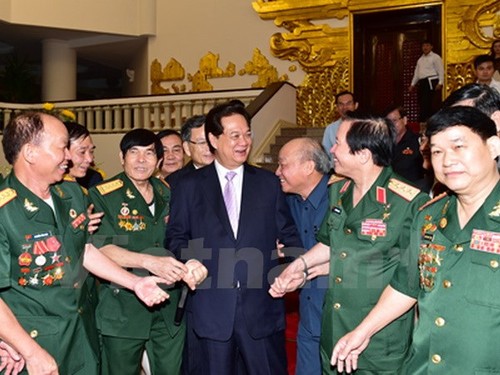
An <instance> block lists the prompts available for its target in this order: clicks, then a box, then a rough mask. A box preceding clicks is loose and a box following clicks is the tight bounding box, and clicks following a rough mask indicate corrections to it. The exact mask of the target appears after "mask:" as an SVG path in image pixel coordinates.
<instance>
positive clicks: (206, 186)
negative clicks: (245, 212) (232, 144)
mask: <svg viewBox="0 0 500 375" xmlns="http://www.w3.org/2000/svg"><path fill="white" fill-rule="evenodd" d="M202 172H203V174H204V183H203V186H201V187H200V188H201V190H202V191H203V193H204V194H205V199H206V202H207V203H208V204H209V205H211V206H212V209H213V211H214V212H215V215H216V216H217V217H218V218H219V220H220V222H221V224H222V226H223V227H224V229H225V230H226V231H227V232H228V234H230V235H231V237H232V238H233V239H234V233H233V229H232V228H231V223H230V222H229V217H228V216H227V210H226V204H225V203H224V197H223V196H222V191H221V187H220V182H219V178H218V176H217V171H216V170H215V165H214V163H212V164H210V165H207V166H206V167H204V168H203V170H202ZM240 222H241V214H240Z"/></svg>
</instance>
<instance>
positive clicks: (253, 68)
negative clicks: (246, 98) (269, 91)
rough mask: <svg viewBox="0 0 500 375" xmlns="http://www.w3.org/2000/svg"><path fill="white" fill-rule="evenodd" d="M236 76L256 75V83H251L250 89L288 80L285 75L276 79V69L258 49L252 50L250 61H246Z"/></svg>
mask: <svg viewBox="0 0 500 375" xmlns="http://www.w3.org/2000/svg"><path fill="white" fill-rule="evenodd" d="M238 74H239V75H240V76H242V75H245V74H249V75H256V76H257V81H255V82H254V83H252V87H267V86H268V85H270V84H271V83H274V82H279V81H287V80H288V75H286V74H284V75H282V76H281V77H278V69H276V68H275V67H274V66H272V65H271V64H270V63H269V60H268V59H267V58H266V56H264V55H263V54H262V52H260V49H258V48H254V49H253V55H252V60H249V61H247V62H246V63H245V67H244V68H243V69H240V70H239V71H238Z"/></svg>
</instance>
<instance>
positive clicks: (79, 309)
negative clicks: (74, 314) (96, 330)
mask: <svg viewBox="0 0 500 375" xmlns="http://www.w3.org/2000/svg"><path fill="white" fill-rule="evenodd" d="M78 314H80V315H82V314H83V307H79V308H78Z"/></svg>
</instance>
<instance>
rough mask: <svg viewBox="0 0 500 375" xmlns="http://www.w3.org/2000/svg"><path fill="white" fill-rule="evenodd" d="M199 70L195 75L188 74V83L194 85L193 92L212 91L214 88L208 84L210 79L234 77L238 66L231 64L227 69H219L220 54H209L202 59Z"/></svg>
mask: <svg viewBox="0 0 500 375" xmlns="http://www.w3.org/2000/svg"><path fill="white" fill-rule="evenodd" d="M199 67H200V68H199V70H198V71H197V72H196V73H195V74H194V75H191V74H188V81H190V82H191V83H192V88H191V91H192V92H200V91H212V90H213V89H214V87H213V86H212V85H211V84H210V82H208V80H209V79H210V78H222V77H233V76H234V74H235V71H236V65H234V63H232V62H229V63H228V64H227V67H226V69H225V70H224V69H222V68H220V67H219V54H218V53H217V54H215V53H213V52H208V53H207V54H206V55H205V56H203V57H202V58H201V59H200V65H199Z"/></svg>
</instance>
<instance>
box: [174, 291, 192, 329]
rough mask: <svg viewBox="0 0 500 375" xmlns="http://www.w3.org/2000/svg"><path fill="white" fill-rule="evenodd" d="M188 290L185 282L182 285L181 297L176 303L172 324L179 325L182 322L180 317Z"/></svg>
mask: <svg viewBox="0 0 500 375" xmlns="http://www.w3.org/2000/svg"><path fill="white" fill-rule="evenodd" d="M188 292H189V288H188V286H187V285H186V284H183V285H182V290H181V297H180V298H179V302H178V303H177V310H175V317H174V324H175V325H176V326H178V325H180V324H181V322H182V317H183V316H184V308H185V306H186V299H187V295H188Z"/></svg>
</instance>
